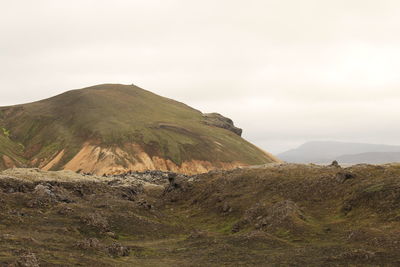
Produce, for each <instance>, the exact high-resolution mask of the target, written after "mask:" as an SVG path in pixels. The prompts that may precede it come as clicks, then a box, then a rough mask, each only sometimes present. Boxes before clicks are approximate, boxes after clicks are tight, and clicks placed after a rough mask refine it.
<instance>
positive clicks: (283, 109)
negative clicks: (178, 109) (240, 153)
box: [0, 0, 400, 153]
mask: <svg viewBox="0 0 400 267" xmlns="http://www.w3.org/2000/svg"><path fill="white" fill-rule="evenodd" d="M399 33H400V2H399V1H398V0H393V1H392V0H273V1H272V0H202V1H197V0H196V1H195V0H158V1H157V0H68V1H65V0H35V1H32V0H13V1H8V0H7V1H6V0H0V60H1V64H0V83H1V87H0V105H10V104H16V103H24V102H30V101H34V100H39V99H42V98H47V97H49V96H52V95H56V94H58V93H61V92H63V91H66V90H69V89H75V88H82V87H85V86H90V85H95V84H100V83H126V84H130V83H135V84H137V85H138V86H141V87H143V88H145V89H147V90H150V91H153V92H155V93H158V94H160V95H163V96H167V97H169V98H173V99H176V100H179V101H182V102H185V103H186V104H188V105H191V106H193V107H195V108H197V109H200V110H202V111H204V112H212V111H217V112H220V113H222V114H223V115H226V116H228V117H231V118H232V119H233V120H234V121H235V123H236V125H237V126H239V127H241V128H243V129H244V137H245V138H246V139H248V140H249V141H252V142H254V143H255V144H257V145H259V146H260V147H262V148H264V149H266V150H268V151H271V152H273V153H278V152H282V151H284V150H286V149H289V148H292V147H294V146H297V145H300V144H301V143H303V142H305V141H309V140H326V139H329V140H342V141H359V142H372V143H386V144H397V145H400V140H399V138H398V136H400V124H399V123H398V118H399V115H400V75H399V74H400V34H399Z"/></svg>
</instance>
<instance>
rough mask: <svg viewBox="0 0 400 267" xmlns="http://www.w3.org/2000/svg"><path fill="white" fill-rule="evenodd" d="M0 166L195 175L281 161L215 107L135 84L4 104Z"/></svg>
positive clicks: (0, 114) (0, 111)
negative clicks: (192, 103) (243, 134)
mask: <svg viewBox="0 0 400 267" xmlns="http://www.w3.org/2000/svg"><path fill="white" fill-rule="evenodd" d="M0 128H1V129H0V168H10V167H37V168H41V169H44V170H63V169H66V170H73V171H77V172H85V173H94V174H98V175H102V174H116V173H123V172H127V171H143V170H163V171H173V172H178V173H186V174H197V173H203V172H207V171H210V170H213V169H231V168H235V167H239V166H249V165H259V164H265V163H271V162H278V161H279V160H278V159H276V158H275V157H274V156H272V155H270V154H269V153H266V152H264V151H262V150H261V149H259V148H257V147H256V146H254V145H252V144H251V143H249V142H247V141H246V140H244V139H243V138H241V137H240V135H241V132H242V131H241V129H239V128H236V127H235V126H234V125H233V122H232V121H231V120H230V119H228V118H225V117H223V116H222V115H220V114H218V113H211V114H203V113H202V112H200V111H198V110H196V109H193V108H191V107H189V106H187V105H185V104H183V103H180V102H177V101H174V100H171V99H168V98H165V97H161V96H158V95H156V94H153V93H151V92H149V91H146V90H144V89H141V88H139V87H137V86H134V85H120V84H103V85H97V86H93V87H88V88H84V89H79V90H72V91H68V92H65V93H63V94H60V95H58V96H55V97H52V98H49V99H45V100H42V101H38V102H34V103H29V104H23V105H15V106H10V107H0Z"/></svg>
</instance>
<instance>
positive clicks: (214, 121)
mask: <svg viewBox="0 0 400 267" xmlns="http://www.w3.org/2000/svg"><path fill="white" fill-rule="evenodd" d="M203 118H204V123H205V124H207V125H210V126H215V127H218V128H223V129H226V130H229V131H231V132H233V133H235V134H237V135H239V136H242V132H243V130H242V129H240V128H238V127H235V125H234V124H233V121H232V120H231V119H229V118H226V117H224V116H222V115H221V114H219V113H204V114H203Z"/></svg>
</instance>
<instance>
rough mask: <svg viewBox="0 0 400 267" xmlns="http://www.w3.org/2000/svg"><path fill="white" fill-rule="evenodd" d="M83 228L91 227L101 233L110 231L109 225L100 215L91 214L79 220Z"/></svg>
mask: <svg viewBox="0 0 400 267" xmlns="http://www.w3.org/2000/svg"><path fill="white" fill-rule="evenodd" d="M81 222H82V223H83V224H85V226H88V227H92V228H94V229H96V230H97V231H99V232H101V233H106V232H109V231H110V225H109V223H108V221H107V219H106V218H105V217H103V216H102V215H101V214H100V213H91V214H88V215H86V216H84V217H82V218H81Z"/></svg>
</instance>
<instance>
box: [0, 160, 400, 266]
mask: <svg viewBox="0 0 400 267" xmlns="http://www.w3.org/2000/svg"><path fill="white" fill-rule="evenodd" d="M399 177H400V165H395V164H392V165H382V166H374V165H356V166H353V167H350V168H341V167H340V166H337V165H334V166H315V165H295V164H269V165H264V166H258V167H254V168H245V169H235V170H232V171H214V172H210V173H207V174H201V175H196V176H184V175H177V174H174V173H164V172H157V171H152V172H144V173H127V174H122V175H118V176H106V177H100V176H91V175H85V174H76V173H74V172H71V171H60V172H45V171H41V170H39V169H11V170H7V171H4V172H2V173H1V175H0V266H398V265H400V254H399V253H398V251H399V249H400V205H399V204H400V180H399Z"/></svg>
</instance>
